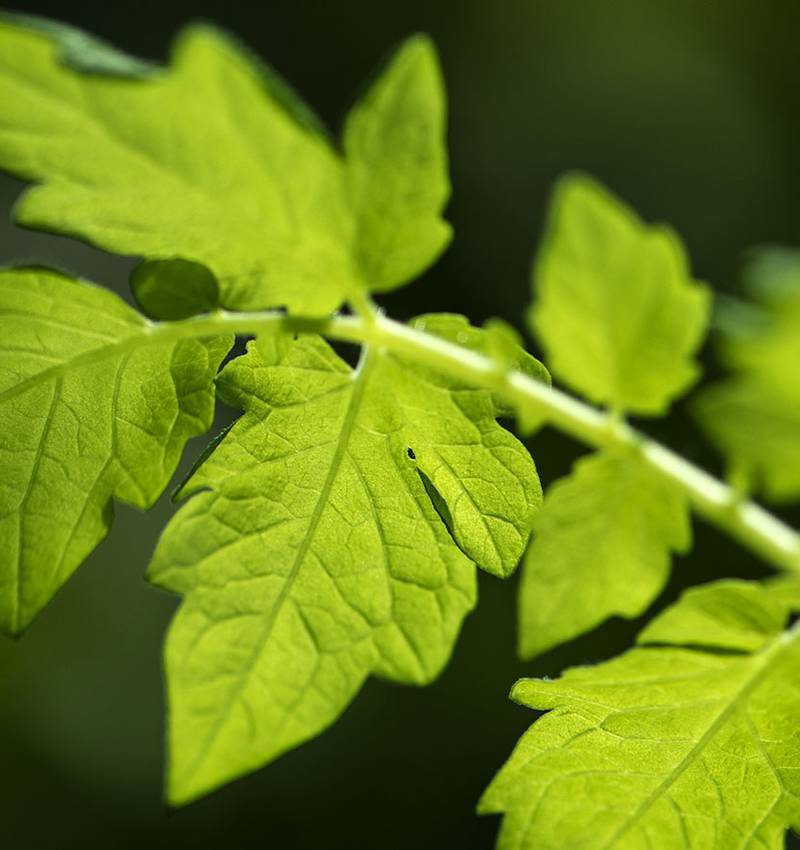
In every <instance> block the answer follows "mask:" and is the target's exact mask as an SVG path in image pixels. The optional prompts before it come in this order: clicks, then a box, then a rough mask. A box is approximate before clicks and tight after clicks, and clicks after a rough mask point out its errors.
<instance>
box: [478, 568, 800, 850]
mask: <svg viewBox="0 0 800 850" xmlns="http://www.w3.org/2000/svg"><path fill="white" fill-rule="evenodd" d="M702 593H703V594H704V595H705V600H704V601H705V605H706V607H707V609H708V610H727V611H728V615H726V616H724V617H723V620H724V629H723V630H722V631H720V622H721V621H720V620H718V621H717V622H713V621H707V622H706V623H705V624H704V623H703V622H702V621H701V619H698V605H697V602H698V594H697V592H692V593H690V594H689V595H687V596H686V597H684V599H682V600H681V601H679V602H678V603H677V605H676V606H674V607H673V608H672V609H668V611H667V612H666V613H665V614H664V615H663V617H662V618H659V619H657V620H656V621H655V622H654V624H653V625H652V626H651V629H649V630H648V632H649V633H650V635H651V636H653V637H658V639H659V641H664V640H667V641H668V640H669V639H670V638H671V637H672V636H680V639H681V642H683V641H684V640H685V638H686V637H687V636H689V635H690V636H691V637H692V639H693V641H694V642H695V643H698V644H701V645H704V646H706V647H707V649H706V650H699V649H692V648H682V647H679V646H674V645H662V646H642V647H640V648H637V649H634V650H632V651H630V652H628V653H626V654H624V655H622V656H620V657H619V658H617V659H615V660H613V661H609V662H605V663H603V664H598V665H597V666H595V667H577V668H574V669H572V670H568V671H567V672H566V673H565V674H564V675H562V676H561V677H560V678H559V679H556V680H554V681H550V680H546V681H540V680H533V679H523V680H521V681H520V682H518V683H517V684H516V685H515V687H514V689H513V691H512V698H513V699H514V700H516V701H517V702H519V703H521V704H522V705H525V706H528V707H530V708H533V709H537V710H544V711H546V712H547V713H546V714H545V715H544V716H543V717H542V718H541V719H539V720H538V721H536V722H535V723H534V724H533V726H532V727H531V728H530V729H529V731H528V732H526V733H525V735H524V736H523V737H522V739H521V740H520V742H519V744H518V745H517V748H516V749H515V751H514V753H513V754H512V756H511V758H510V759H509V761H508V762H507V764H506V765H505V766H504V767H503V769H502V770H501V771H500V772H499V774H498V775H497V777H496V778H495V779H494V781H493V782H492V784H491V785H490V787H489V788H488V790H487V791H486V793H485V795H484V797H483V800H482V801H481V806H480V809H481V811H483V812H499V813H503V814H504V820H503V826H502V831H501V834H500V840H499V847H500V848H501V850H512V848H513V850H551V849H552V850H561V848H564V847H569V848H571V850H648V848H655V847H657V848H659V850H688V849H689V848H691V850H745V848H755V847H758V848H764V850H780V848H782V847H783V846H784V832H785V830H786V829H787V828H788V827H789V826H794V827H797V826H798V825H800V777H799V776H798V770H797V764H798V759H800V736H798V732H797V729H798V723H799V722H800V632H799V631H798V628H797V627H796V626H794V627H792V628H791V629H790V630H789V631H781V629H782V628H783V627H784V625H785V623H786V621H787V619H788V615H789V609H790V606H789V605H788V604H787V605H784V606H783V607H782V608H776V607H775V599H774V597H773V596H772V594H770V592H769V591H768V590H761V589H759V588H758V587H757V586H752V587H750V588H746V587H742V586H741V585H739V586H738V587H737V586H736V585H734V584H733V583H730V582H723V583H721V585H718V586H716V587H714V586H712V587H711V588H706V589H704V590H703V591H702ZM714 594H718V595H719V596H720V598H719V599H718V600H717V601H718V602H719V608H718V606H717V602H716V601H714V600H713V596H714ZM765 596H768V597H769V599H768V600H767V601H765V599H764V597H765ZM732 607H734V608H736V609H737V613H736V616H730V611H731V608H732ZM767 609H769V610H770V612H771V613H770V614H769V615H768V616H765V611H766V610H767ZM712 620H713V618H712ZM754 622H755V623H758V627H757V628H756V629H755V630H754V628H753V623H754ZM756 633H757V634H758V635H759V638H758V640H755V639H754V635H755V634H756ZM646 635H647V633H645V636H646ZM720 638H721V640H720ZM732 646H736V647H740V648H744V647H748V648H750V649H752V650H753V651H752V652H750V653H746V652H731V651H729V650H730V649H731V647H732Z"/></svg>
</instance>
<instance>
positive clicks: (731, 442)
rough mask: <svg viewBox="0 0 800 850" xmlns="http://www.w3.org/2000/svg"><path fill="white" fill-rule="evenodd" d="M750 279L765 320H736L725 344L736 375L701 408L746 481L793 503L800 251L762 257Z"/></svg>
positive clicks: (798, 416)
mask: <svg viewBox="0 0 800 850" xmlns="http://www.w3.org/2000/svg"><path fill="white" fill-rule="evenodd" d="M746 277H747V288H748V290H749V292H750V293H751V294H752V295H753V296H754V297H755V298H756V299H757V302H756V303H757V304H758V305H759V307H760V309H761V314H760V315H761V321H755V322H750V323H747V324H745V323H742V324H741V325H739V326H738V327H737V326H736V325H735V324H733V323H732V325H731V327H730V328H729V330H728V333H726V334H724V336H723V338H722V342H721V353H722V356H723V358H724V360H725V362H726V363H727V364H728V366H729V367H730V369H731V370H732V375H731V376H730V377H729V378H727V379H725V380H722V381H719V382H718V383H716V384H715V385H712V386H711V387H708V388H707V389H705V390H703V392H702V393H701V394H700V395H699V396H698V398H697V399H696V401H695V406H694V410H695V413H696V415H697V417H698V419H699V420H700V422H701V424H702V425H703V427H704V428H705V430H706V431H707V433H708V434H709V436H710V437H711V439H712V440H713V441H714V443H715V444H716V445H717V446H718V447H719V448H720V449H721V450H722V452H723V453H724V454H725V456H726V458H727V459H728V464H729V467H730V469H731V472H732V474H733V475H734V476H735V477H736V478H737V480H738V481H739V482H741V483H742V484H743V485H744V486H746V487H748V488H753V489H755V490H757V491H760V492H763V493H764V494H765V495H766V496H767V497H768V498H769V499H772V500H773V501H791V500H794V499H797V498H798V497H800V370H799V369H798V368H797V364H798V363H800V253H790V252H786V251H781V250H777V249H773V250H769V251H763V252H760V253H758V254H756V255H755V258H754V259H753V260H752V262H751V264H750V266H749V268H748V269H747V272H746Z"/></svg>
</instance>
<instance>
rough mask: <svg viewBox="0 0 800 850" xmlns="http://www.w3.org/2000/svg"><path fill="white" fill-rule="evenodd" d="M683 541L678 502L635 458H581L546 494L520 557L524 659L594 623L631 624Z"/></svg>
mask: <svg viewBox="0 0 800 850" xmlns="http://www.w3.org/2000/svg"><path fill="white" fill-rule="evenodd" d="M690 541H691V529H690V525H689V511H688V506H687V504H686V501H685V499H684V498H683V496H682V495H681V494H680V493H679V492H676V491H675V490H674V489H673V488H672V487H671V486H670V485H669V483H668V482H666V481H665V480H664V479H663V477H661V476H659V475H657V474H656V473H655V472H653V470H652V469H651V468H650V467H649V466H648V465H647V464H645V463H643V462H642V461H641V460H639V459H638V458H637V457H636V455H634V454H632V453H625V452H614V453H612V452H608V453H602V454H597V455H592V456H590V457H588V458H584V459H582V460H579V461H578V462H577V464H576V465H575V469H574V471H573V472H572V474H571V475H570V476H568V477H567V478H562V479H561V480H560V481H557V482H556V483H555V484H554V485H553V486H552V487H551V488H550V489H549V490H548V493H547V497H546V499H545V503H544V508H543V509H542V511H541V512H540V513H539V515H538V517H537V519H536V526H535V531H534V539H533V541H532V543H531V546H530V547H529V549H528V552H527V554H526V555H525V562H524V567H523V573H522V579H521V582H520V589H519V649H520V654H521V655H522V656H523V657H524V658H530V657H532V656H534V655H536V654H538V653H540V652H543V651H544V650H546V649H550V648H551V647H553V646H555V645H556V644H559V643H561V642H563V641H565V640H569V639H570V638H574V637H577V636H578V635H580V634H582V633H583V632H586V631H588V630H589V629H591V628H593V627H594V626H597V625H599V624H600V623H602V622H603V621H604V620H606V619H607V618H608V617H610V616H612V615H613V614H619V615H621V616H623V617H635V616H637V615H638V614H641V613H642V612H643V611H644V610H645V609H646V608H647V606H648V605H649V604H650V603H651V602H652V601H653V599H655V597H656V596H657V595H658V594H659V593H660V591H661V590H662V588H663V587H664V584H665V583H666V580H667V578H668V576H669V567H670V550H673V551H685V550H686V549H688V547H689V545H690Z"/></svg>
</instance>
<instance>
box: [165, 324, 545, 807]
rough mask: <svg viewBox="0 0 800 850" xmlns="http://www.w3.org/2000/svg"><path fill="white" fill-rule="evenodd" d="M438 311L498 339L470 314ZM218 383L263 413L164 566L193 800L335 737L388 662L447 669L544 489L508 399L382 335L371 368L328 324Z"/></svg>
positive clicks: (407, 674)
mask: <svg viewBox="0 0 800 850" xmlns="http://www.w3.org/2000/svg"><path fill="white" fill-rule="evenodd" d="M419 321H423V322H424V323H425V324H426V327H428V329H429V330H431V331H432V332H435V331H434V329H435V328H437V327H439V328H441V329H442V331H443V333H445V334H447V333H448V332H450V331H454V330H455V329H456V328H457V327H460V328H461V332H463V333H469V334H470V335H471V339H472V343H473V345H476V344H479V343H478V342H477V340H476V338H475V335H477V334H479V333H480V332H478V331H475V330H474V329H469V326H468V325H467V324H466V322H464V320H463V319H457V318H456V317H452V316H445V317H436V316H430V317H424V318H423V319H421V320H419ZM468 329H469V330H468ZM518 360H519V362H520V366H521V367H523V368H527V369H529V370H535V368H536V367H534V366H533V364H534V363H535V361H533V359H532V358H530V357H529V356H528V355H525V354H524V353H523V352H521V351H520V352H519V353H518ZM539 368H541V367H539ZM219 386H220V392H221V393H222V395H223V398H224V399H225V400H226V401H227V402H228V403H230V404H233V405H236V406H239V407H242V408H243V409H244V414H243V416H242V417H241V418H240V419H239V420H238V422H237V423H236V424H235V425H234V427H233V428H232V430H231V431H230V432H229V433H228V434H227V435H226V436H225V437H224V438H223V439H222V440H221V441H220V442H219V443H218V445H217V447H216V448H215V450H214V451H213V452H211V453H210V454H208V456H207V457H206V460H205V462H204V463H203V464H202V465H201V466H200V467H199V469H198V471H197V473H196V474H195V476H194V478H193V479H192V480H191V481H190V482H189V484H188V489H187V491H186V492H193V493H195V494H196V495H195V496H194V497H193V498H192V499H191V500H190V501H189V502H188V504H186V505H185V506H184V507H183V508H182V509H181V510H180V511H179V513H178V514H177V516H176V517H175V518H174V519H173V520H172V522H171V523H170V524H169V525H168V526H167V528H166V530H165V532H164V534H163V536H162V538H161V540H160V542H159V544H158V547H157V550H156V553H155V556H154V558H153V562H152V564H151V567H150V572H149V577H150V580H151V581H153V582H154V583H156V584H158V585H160V586H162V587H165V588H167V589H169V590H173V591H176V592H178V593H180V594H181V595H183V596H184V600H183V602H182V604H181V607H180V609H179V611H178V613H177V615H176V618H175V620H174V621H173V623H172V625H171V627H170V631H169V635H168V638H167V644H166V650H165V666H166V671H167V687H168V698H169V742H170V764H169V771H168V782H167V785H168V789H167V794H168V798H169V800H170V802H172V803H174V804H182V803H185V802H187V801H189V800H191V799H193V798H195V797H197V796H199V795H201V794H203V793H205V792H207V791H209V790H211V789H213V788H215V787H216V786H218V785H220V784H221V783H223V782H225V781H226V780H229V779H231V778H233V777H236V776H238V775H241V774H242V773H244V772H246V771H249V770H252V769H255V768H257V767H260V766H261V765H263V764H264V763H265V762H267V761H269V760H270V759H273V758H275V757H276V756H278V755H279V754H280V753H282V752H284V751H286V750H287V749H289V748H291V747H294V746H296V745H297V744H299V743H301V742H302V741H304V740H306V739H308V738H310V737H311V736H313V735H315V734H317V733H319V732H320V731H321V730H323V729H324V728H325V727H327V726H328V725H330V724H331V723H332V722H333V721H334V720H335V719H336V718H337V717H338V715H339V714H340V713H341V712H342V711H343V710H344V708H345V707H346V706H347V704H348V703H349V702H350V701H351V700H352V699H353V698H354V696H355V694H356V693H357V691H358V690H359V688H360V687H361V685H362V683H363V682H364V680H365V679H366V677H367V676H368V675H369V674H370V673H374V674H376V675H379V676H384V677H387V678H389V679H392V680H395V681H399V682H408V683H415V684H423V683H426V682H429V681H430V680H431V679H433V678H434V677H435V676H436V675H437V674H438V673H439V671H440V670H441V669H442V667H443V665H444V664H445V663H446V661H447V658H448V656H449V654H450V652H451V649H452V646H453V643H454V641H455V638H456V635H457V633H458V630H459V628H460V625H461V622H462V620H463V618H464V616H465V615H466V614H467V613H468V612H469V611H470V609H471V608H472V607H473V605H474V603H475V593H476V590H475V568H474V563H477V564H478V565H479V566H481V567H482V568H483V569H486V570H488V571H489V572H492V573H494V574H495V575H501V576H504V575H508V574H509V573H510V572H511V571H512V570H513V569H514V567H515V565H516V563H517V561H518V559H519V557H520V556H521V554H522V552H523V551H524V547H525V544H526V542H527V537H528V532H529V526H530V521H531V517H532V514H533V513H534V511H535V510H536V508H537V506H538V505H539V502H540V499H541V490H540V487H539V482H538V478H537V475H536V470H535V468H534V465H533V462H532V461H531V459H530V457H529V455H528V453H527V452H526V451H525V449H524V448H523V446H522V445H521V444H520V443H519V442H518V441H517V440H516V439H515V438H514V437H513V436H512V435H511V434H509V433H508V432H507V431H505V430H504V429H503V428H501V427H500V426H499V425H498V424H497V422H496V421H495V419H496V417H497V415H498V413H499V412H500V411H499V410H498V407H497V405H496V404H495V402H494V400H493V398H492V396H491V394H490V393H488V392H486V391H483V390H476V389H473V388H470V387H467V386H463V385H459V384H456V383H454V382H451V381H449V380H448V379H447V378H446V377H445V376H443V375H439V374H437V373H434V372H431V371H429V370H426V369H424V368H420V367H419V366H418V365H417V364H409V363H406V362H404V361H403V360H402V359H398V358H397V357H395V356H393V355H391V354H389V353H388V352H386V351H385V350H383V349H375V350H369V351H367V353H366V356H365V357H364V358H363V359H362V361H361V363H360V364H359V366H358V368H357V369H356V370H355V371H353V370H351V369H350V368H349V367H348V366H347V364H346V363H345V362H344V361H342V360H341V359H340V358H339V357H338V356H337V355H336V354H335V353H334V352H333V350H332V349H331V348H330V347H329V346H328V345H327V344H326V343H325V342H324V341H323V340H322V339H320V338H319V337H315V336H301V337H299V338H296V339H288V338H285V337H262V338H260V339H259V340H258V341H257V343H251V344H250V346H249V349H248V353H247V355H246V356H244V357H241V358H238V359H236V360H234V361H233V362H232V363H231V364H229V365H228V366H227V367H226V369H225V370H224V371H223V373H222V375H221V378H220V381H219ZM199 491H202V492H199ZM473 562H474V563H473Z"/></svg>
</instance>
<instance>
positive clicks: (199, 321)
mask: <svg viewBox="0 0 800 850" xmlns="http://www.w3.org/2000/svg"><path fill="white" fill-rule="evenodd" d="M230 332H233V333H237V334H259V333H265V332H273V333H274V332H310V333H319V334H322V335H324V336H327V337H329V338H331V339H336V340H341V341H346V342H356V343H367V344H370V345H373V346H375V347H377V348H385V349H387V350H390V351H393V352H395V353H397V354H402V355H403V356H404V357H408V358H410V359H413V360H417V361H419V362H423V363H425V364H426V365H428V366H432V367H434V368H437V369H440V370H442V371H443V372H447V373H448V374H450V375H454V376H457V377H459V378H461V379H463V380H465V381H467V382H469V383H472V384H474V385H476V386H479V387H483V388H485V389H490V390H492V391H494V392H497V393H500V394H501V395H502V396H503V397H505V398H506V399H507V400H508V401H509V402H510V403H511V404H513V405H514V406H515V407H516V408H517V410H518V411H519V412H520V413H521V414H522V415H524V416H534V417H540V418H543V419H544V420H545V421H546V422H547V423H549V424H550V425H552V426H554V427H556V428H558V429H559V430H561V431H563V432H564V433H566V434H569V435H570V436H571V437H574V438H576V439H578V440H580V441H582V442H584V443H586V444H588V445H590V446H594V447H596V448H602V447H607V446H618V447H626V448H628V449H630V450H632V451H635V452H637V453H638V454H639V456H640V457H641V458H642V460H644V461H645V462H646V463H648V464H650V466H651V467H652V468H653V469H654V470H656V471H657V472H658V473H659V474H660V475H662V476H663V477H664V478H665V479H668V480H669V481H670V482H672V484H673V485H675V486H677V487H678V488H679V489H680V490H681V491H682V492H683V493H684V495H685V496H686V498H687V500H688V501H689V502H690V504H691V505H692V507H693V508H694V510H695V511H696V512H697V513H698V514H699V515H700V516H702V517H703V518H704V519H706V520H707V521H709V522H710V523H712V524H713V525H715V526H717V527H718V528H720V529H721V530H723V531H724V532H726V533H727V534H728V535H730V536H731V537H733V538H735V539H736V540H738V541H739V542H740V543H742V544H743V545H744V546H746V547H747V548H748V549H750V550H751V551H752V552H754V553H756V554H757V555H758V556H760V557H761V558H762V559H763V560H765V561H766V562H767V563H769V564H771V565H772V566H773V567H776V568H778V569H781V570H789V571H793V572H800V534H798V533H797V532H796V531H795V530H794V529H792V528H791V527H789V526H788V525H786V524H785V523H784V522H782V521H781V520H780V519H779V518H778V517H776V516H775V515H774V514H771V513H769V512H768V511H766V510H765V509H764V508H762V507H760V506H759V505H757V504H756V503H755V502H752V501H750V500H747V499H743V498H741V496H740V494H738V493H737V491H735V490H734V489H733V488H731V487H729V486H727V485H726V484H724V483H723V482H722V481H720V480H718V479H716V478H714V477H713V476H712V475H709V474H708V473H707V472H705V471H704V470H702V469H700V468H699V467H697V466H695V465H694V464H692V463H690V462H689V461H687V460H686V459H685V458H683V457H681V456H680V455H678V454H676V453H675V452H673V451H672V450H670V449H668V448H666V447H665V446H662V445H661V444H660V443H657V442H656V441H654V440H652V439H650V438H649V437H647V436H646V435H644V434H643V433H642V432H640V431H637V430H636V429H635V428H632V427H631V426H630V425H628V424H627V423H626V422H624V421H621V420H620V419H619V417H615V416H613V415H611V414H610V413H606V412H604V411H601V410H598V409H597V408H595V407H593V406H591V405H589V404H586V403H585V402H582V401H580V400H578V399H576V398H574V397H573V396H570V395H568V394H567V393H565V392H563V391H561V390H559V389H557V388H555V387H551V386H548V385H547V384H544V383H542V382H540V381H536V380H534V379H533V378H530V377H528V376H527V375H525V374H523V373H522V372H519V371H514V370H512V371H505V370H504V369H502V368H501V367H499V366H498V364H497V363H496V362H495V361H494V360H492V359H491V358H489V357H486V356H485V355H482V354H479V353H477V352H475V351H471V350H468V349H465V348H462V347H460V346H458V345H455V344H454V343H451V342H447V341H446V340H443V339H441V338H439V337H435V336H433V335H431V334H428V333H425V332H424V331H423V330H420V329H416V328H413V327H411V326H409V325H405V324H402V323H400V322H396V321H394V320H392V319H389V318H387V317H386V316H383V315H381V314H380V313H370V315H369V316H367V317H364V316H363V315H362V314H359V315H356V316H339V315H336V316H332V317H330V318H322V319H308V318H299V317H293V316H288V315H285V314H282V313H270V312H265V313H229V312H225V311H220V312H218V313H212V314H208V315H205V316H198V317H196V318H193V319H187V320H186V321H183V322H174V323H163V324H152V325H151V326H150V328H149V334H148V335H149V336H150V337H151V338H152V337H153V336H162V335H163V336H165V337H167V338H170V339H174V338H180V337H193V336H204V335H213V334H219V333H230Z"/></svg>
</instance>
